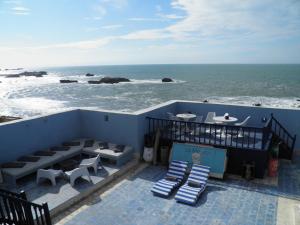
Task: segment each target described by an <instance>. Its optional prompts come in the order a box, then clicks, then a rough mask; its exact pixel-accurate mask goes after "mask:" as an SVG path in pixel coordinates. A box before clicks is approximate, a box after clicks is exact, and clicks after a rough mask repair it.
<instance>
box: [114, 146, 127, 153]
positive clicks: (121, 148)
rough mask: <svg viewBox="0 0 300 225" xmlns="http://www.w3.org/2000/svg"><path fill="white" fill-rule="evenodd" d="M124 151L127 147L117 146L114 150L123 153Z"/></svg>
mask: <svg viewBox="0 0 300 225" xmlns="http://www.w3.org/2000/svg"><path fill="white" fill-rule="evenodd" d="M124 149H125V145H117V146H115V147H114V148H113V149H112V150H113V151H114V152H123V151H124Z"/></svg>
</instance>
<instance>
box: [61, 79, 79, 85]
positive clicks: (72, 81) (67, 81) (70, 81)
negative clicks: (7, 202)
mask: <svg viewBox="0 0 300 225" xmlns="http://www.w3.org/2000/svg"><path fill="white" fill-rule="evenodd" d="M59 82H60V83H62V84H69V83H78V80H60V81H59Z"/></svg>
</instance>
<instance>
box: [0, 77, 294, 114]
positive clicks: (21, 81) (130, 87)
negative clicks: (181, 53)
mask: <svg viewBox="0 0 300 225" xmlns="http://www.w3.org/2000/svg"><path fill="white" fill-rule="evenodd" d="M101 77H103V76H102V75H97V76H95V77H86V76H85V75H82V74H81V75H78V74H75V75H74V74H72V75H64V74H62V73H49V74H48V75H46V76H44V77H19V78H5V77H3V76H0V81H1V83H0V115H10V116H21V117H30V116H35V115H42V114H48V113H54V112H57V111H61V110H71V109H75V108H84V109H89V110H101V109H105V110H119V111H123V112H133V111H136V110H139V109H142V108H146V107H150V106H153V105H156V104H159V103H162V102H165V101H167V100H171V99H182V98H183V96H184V97H185V98H186V99H187V100H195V101H199V100H200V101H202V100H204V99H205V98H204V97H203V96H205V95H206V94H207V93H209V92H210V89H203V87H205V86H204V85H198V84H194V83H193V82H192V81H190V82H189V81H185V80H180V79H175V80H174V82H172V83H163V82H162V81H161V79H131V82H128V83H119V84H115V85H110V84H100V85H91V84H88V82H87V81H88V80H97V79H98V80H99V79H100V78H101ZM60 79H74V80H78V83H72V84H60V83H59V80H60ZM174 84H175V85H174ZM176 84H184V85H176ZM182 91H183V92H182ZM237 94H238V93H237ZM220 95H222V93H217V94H216V95H215V96H210V97H207V98H206V99H207V100H208V101H209V102H211V103H224V104H239V105H248V106H249V105H253V104H255V103H260V104H262V106H266V107H280V108H300V102H299V101H298V98H296V97H276V98H275V97H267V96H233V97H229V96H220ZM199 98H202V99H199Z"/></svg>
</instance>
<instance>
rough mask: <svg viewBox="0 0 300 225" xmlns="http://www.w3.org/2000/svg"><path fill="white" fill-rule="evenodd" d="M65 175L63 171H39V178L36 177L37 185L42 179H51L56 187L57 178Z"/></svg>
mask: <svg viewBox="0 0 300 225" xmlns="http://www.w3.org/2000/svg"><path fill="white" fill-rule="evenodd" d="M62 174H63V171H62V170H53V169H49V170H45V169H39V170H38V171H37V176H36V183H37V184H38V183H39V180H40V178H46V179H49V180H50V181H51V183H52V186H55V185H56V180H55V178H56V177H59V176H60V175H62Z"/></svg>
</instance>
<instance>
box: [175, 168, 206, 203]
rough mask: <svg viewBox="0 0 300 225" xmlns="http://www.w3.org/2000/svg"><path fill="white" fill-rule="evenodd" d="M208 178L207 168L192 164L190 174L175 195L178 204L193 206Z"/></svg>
mask: <svg viewBox="0 0 300 225" xmlns="http://www.w3.org/2000/svg"><path fill="white" fill-rule="evenodd" d="M208 176H209V167H207V166H201V165H197V164H194V165H193V167H192V170H191V173H190V175H189V177H188V179H187V181H186V182H185V184H184V185H182V186H181V187H180V188H179V190H178V191H177V193H176V195H175V199H176V200H177V201H178V202H183V203H187V204H190V205H195V204H196V203H197V200H198V198H199V196H200V194H201V193H202V192H203V191H204V190H205V188H206V183H207V179H208Z"/></svg>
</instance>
